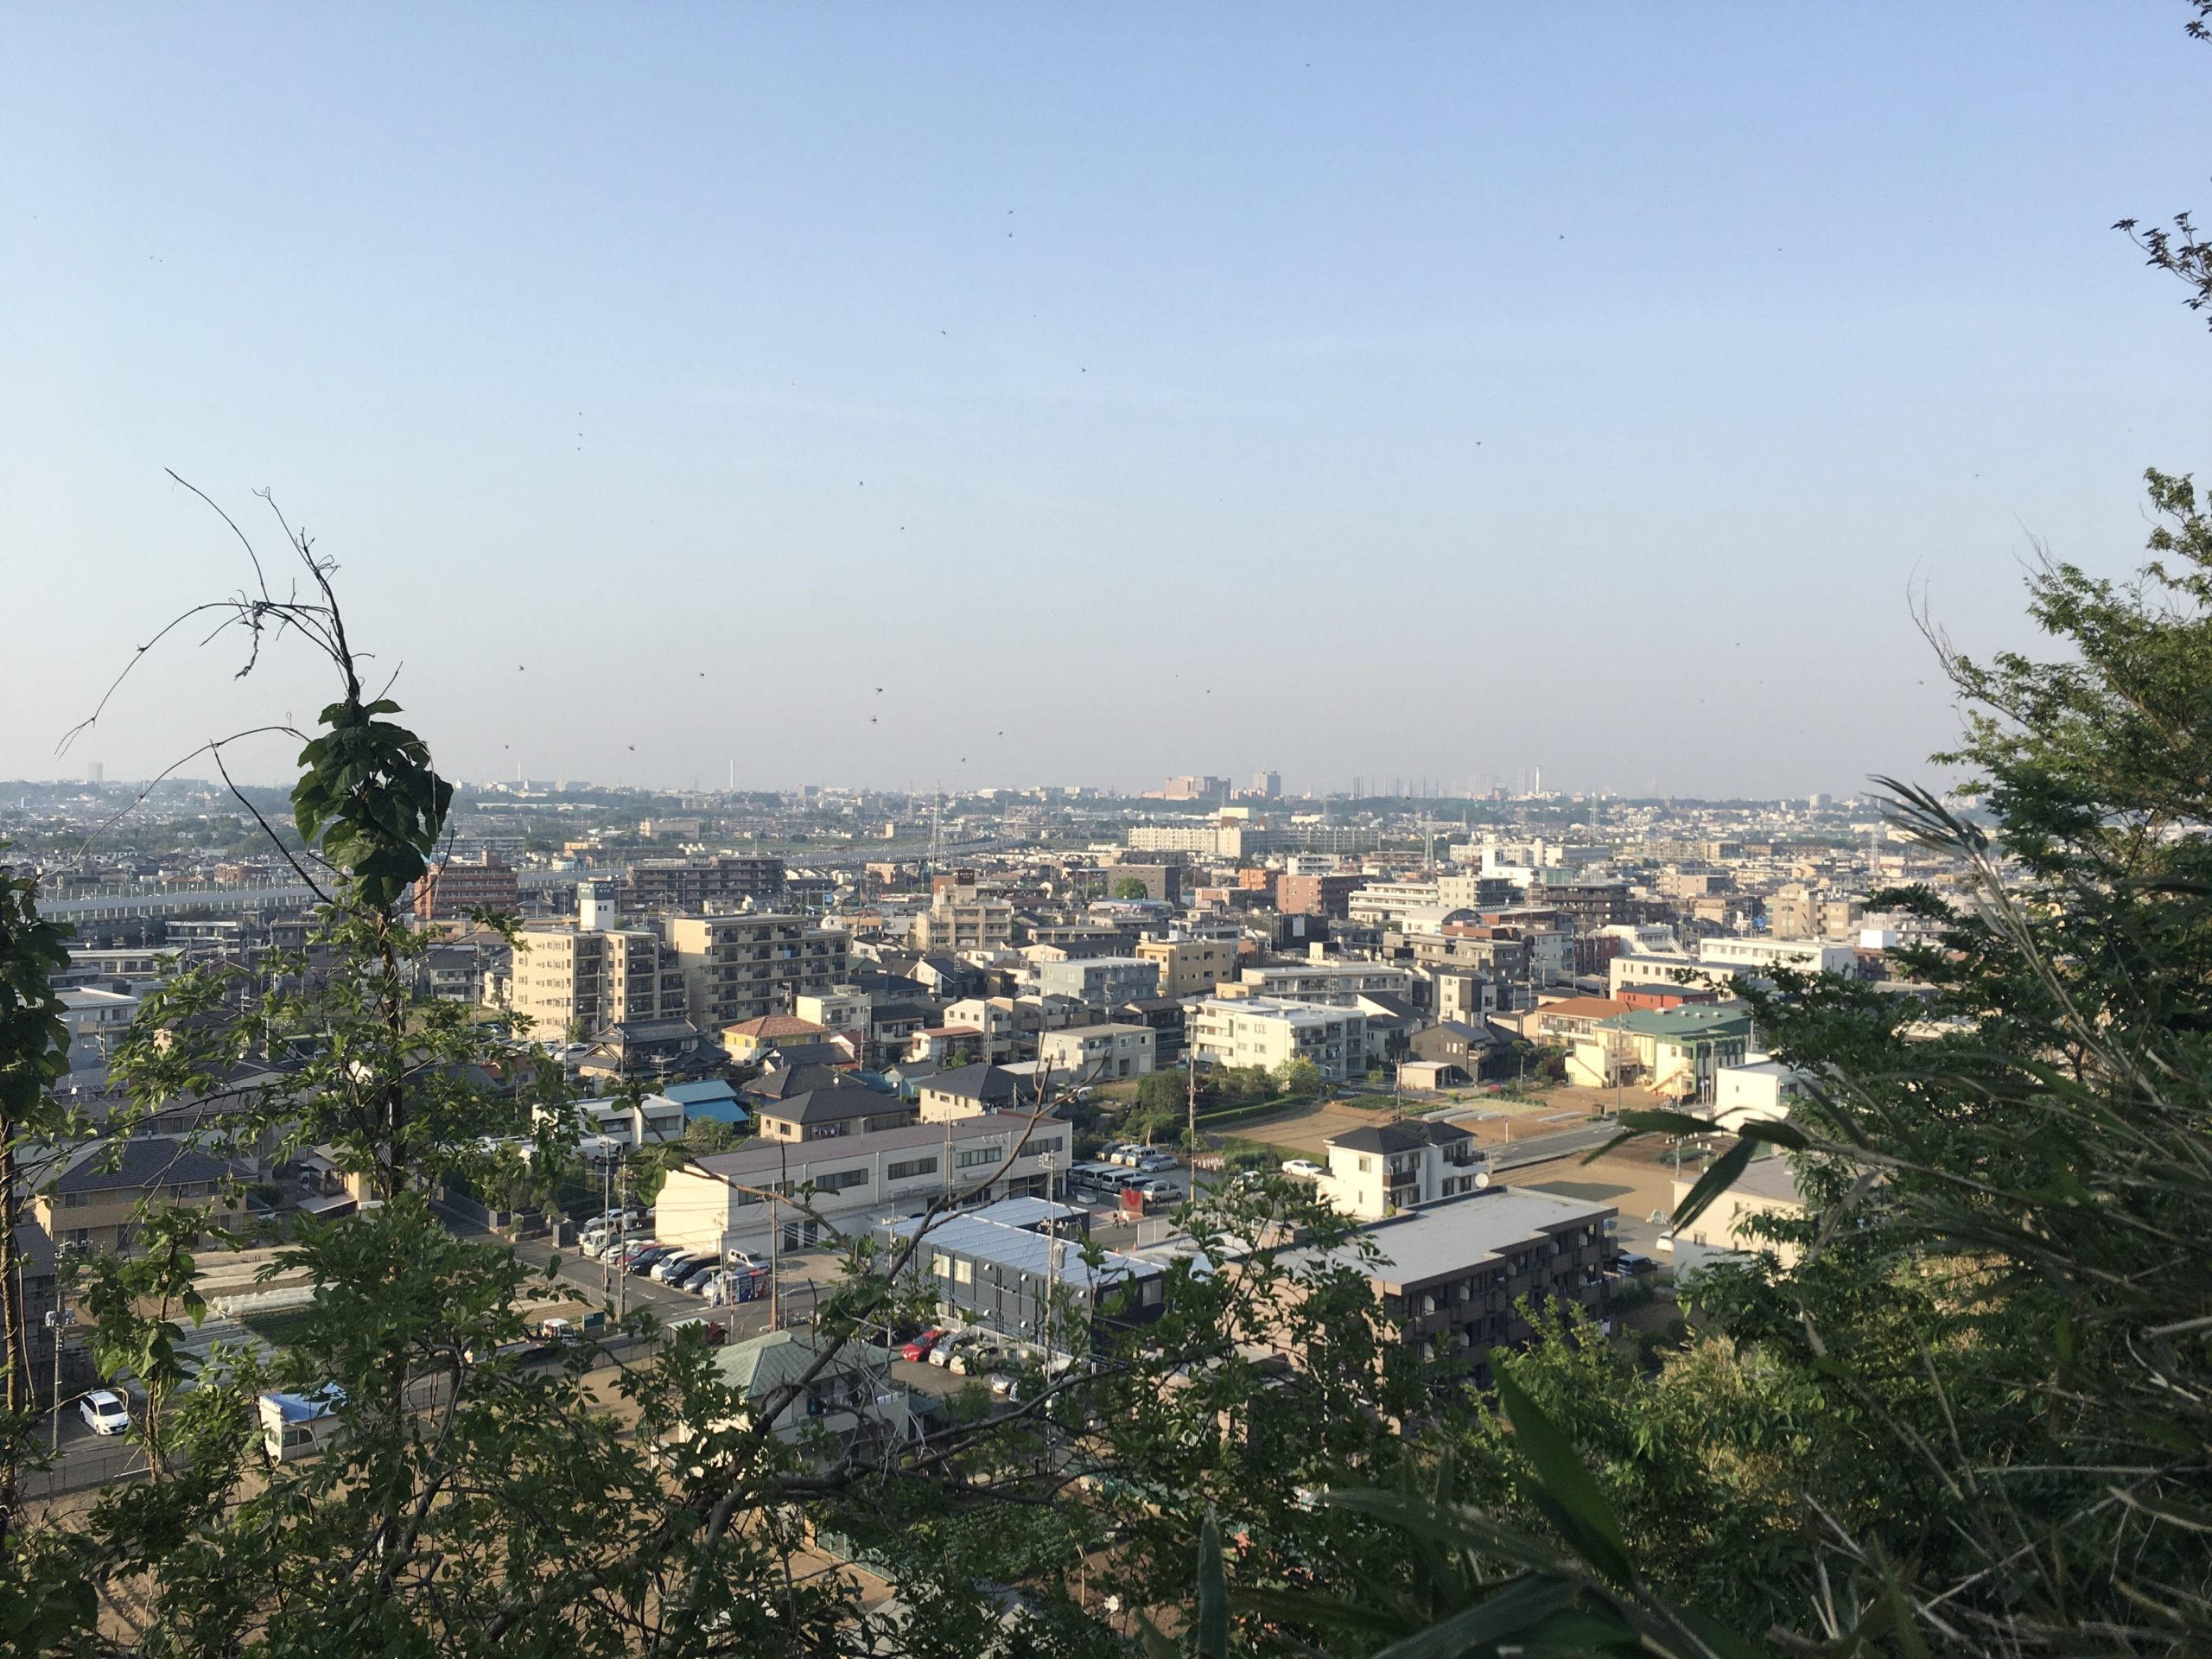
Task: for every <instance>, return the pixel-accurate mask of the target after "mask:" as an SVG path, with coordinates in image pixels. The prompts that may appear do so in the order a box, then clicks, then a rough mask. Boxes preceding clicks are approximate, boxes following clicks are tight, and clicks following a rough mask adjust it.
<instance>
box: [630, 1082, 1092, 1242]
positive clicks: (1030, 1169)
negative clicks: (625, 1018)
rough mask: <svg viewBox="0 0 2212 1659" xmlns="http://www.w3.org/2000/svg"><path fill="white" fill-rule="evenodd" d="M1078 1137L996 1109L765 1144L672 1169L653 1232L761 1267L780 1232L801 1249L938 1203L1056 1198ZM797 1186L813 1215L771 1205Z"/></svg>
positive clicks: (1063, 1127)
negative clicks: (740, 1255)
mask: <svg viewBox="0 0 2212 1659" xmlns="http://www.w3.org/2000/svg"><path fill="white" fill-rule="evenodd" d="M1074 1134H1075V1131H1074V1129H1073V1128H1072V1127H1071V1125H1069V1124H1067V1123H1065V1122H1061V1121H1059V1120H1058V1119H1057V1118H1049V1117H1047V1118H1039V1119H1032V1118H1030V1117H1028V1116H1017V1115H1014V1114H1011V1113H1000V1112H991V1113H986V1114H984V1115H983V1116H978V1117H964V1118H959V1119H955V1120H950V1121H948V1122H942V1123H916V1124H912V1125H910V1126H908V1127H907V1128H896V1129H879V1130H876V1131H875V1132H874V1133H872V1134H859V1135H842V1136H836V1137H833V1138H831V1139H829V1140H823V1141H776V1142H772V1143H770V1142H766V1141H764V1142H763V1143H762V1144H760V1145H759V1146H755V1147H746V1148H744V1149H742V1150H741V1151H737V1152H727V1153H721V1154H717V1155H715V1156H713V1157H709V1158H703V1159H701V1160H699V1164H700V1168H699V1169H698V1170H696V1171H695V1170H691V1169H678V1170H675V1171H672V1172H671V1173H670V1175H669V1177H668V1181H667V1184H666V1185H664V1186H663V1187H662V1188H661V1192H660V1198H659V1199H658V1203H657V1205H656V1209H655V1215H654V1221H653V1230H654V1232H655V1233H656V1235H657V1236H659V1237H660V1238H662V1239H664V1240H665V1241H667V1242H668V1243H671V1244H674V1245H676V1246H677V1247H678V1248H679V1249H688V1250H698V1251H703V1252H706V1253H708V1254H710V1255H714V1254H720V1253H721V1252H723V1251H725V1250H729V1251H738V1250H742V1251H745V1252H747V1253H748V1254H750V1255H754V1256H756V1257H759V1258H760V1259H763V1260H765V1259H766V1256H767V1254H768V1250H769V1246H770V1243H771V1235H772V1234H776V1233H780V1237H779V1238H778V1239H776V1240H775V1242H776V1243H779V1244H780V1245H781V1247H782V1248H783V1249H787V1250H791V1249H804V1248H805V1247H807V1246H810V1245H814V1244H818V1243H822V1242H823V1240H824V1239H825V1238H836V1237H842V1236H855V1235H858V1234H861V1233H865V1232H867V1231H868V1230H869V1229H871V1228H872V1227H874V1224H875V1223H876V1221H877V1220H878V1219H879V1218H880V1217H882V1216H884V1215H886V1214H891V1215H905V1214H907V1213H910V1212H912V1211H918V1210H920V1209H922V1208H923V1207H925V1205H929V1204H930V1203H931V1202H932V1201H934V1200H937V1199H939V1198H952V1199H955V1200H957V1201H963V1202H966V1203H969V1204H988V1203H990V1202H993V1201H995V1200H996V1199H999V1198H1020V1197H1033V1198H1046V1197H1051V1196H1053V1193H1052V1188H1053V1187H1054V1186H1055V1185H1056V1184H1058V1183H1061V1182H1065V1179H1066V1178H1067V1172H1068V1170H1069V1168H1070V1167H1071V1164H1070V1157H1069V1154H1070V1152H1071V1147H1072V1145H1073V1136H1074ZM801 1187H810V1188H811V1189H812V1192H811V1196H810V1198H808V1200H807V1209H808V1211H810V1212H811V1214H805V1213H802V1212H801V1211H799V1210H798V1209H797V1208H796V1207H794V1206H791V1205H785V1204H781V1203H777V1202H772V1199H771V1196H770V1195H771V1194H772V1193H778V1192H798V1190H799V1189H800V1188H801ZM825 1224H826V1226H825Z"/></svg>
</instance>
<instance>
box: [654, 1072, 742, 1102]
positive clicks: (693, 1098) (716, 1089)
mask: <svg viewBox="0 0 2212 1659" xmlns="http://www.w3.org/2000/svg"><path fill="white" fill-rule="evenodd" d="M661 1093H662V1094H664V1095H665V1096H668V1097H669V1099H671V1100H672V1101H675V1102H677V1103H679V1104H681V1105H684V1106H698V1105H703V1104H706V1103H710V1102H714V1101H722V1100H728V1101H734V1100H735V1099H736V1098H737V1090H734V1089H733V1088H731V1087H730V1086H729V1084H728V1083H725V1082H723V1081H722V1080H721V1079H720V1078H715V1079H710V1080H709V1081H707V1082H703V1083H671V1084H669V1085H668V1087H667V1088H665V1089H664V1090H661Z"/></svg>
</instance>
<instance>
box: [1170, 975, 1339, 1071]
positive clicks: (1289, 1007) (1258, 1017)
mask: <svg viewBox="0 0 2212 1659" xmlns="http://www.w3.org/2000/svg"><path fill="white" fill-rule="evenodd" d="M1187 1040H1188V1043H1189V1047H1190V1052H1191V1056H1192V1058H1193V1059H1194V1060H1195V1061H1196V1062H1197V1063H1198V1065H1258V1066H1265V1067H1266V1068H1267V1069H1268V1070H1269V1071H1273V1070H1274V1068H1275V1067H1277V1066H1279V1065H1282V1064H1283V1063H1284V1062H1285V1061H1287V1060H1311V1061H1313V1064H1314V1065H1315V1066H1317V1067H1318V1068H1319V1071H1320V1073H1321V1076H1322V1077H1324V1078H1325V1079H1326V1080H1327V1081H1329V1082H1331V1083H1342V1082H1344V1080H1345V1079H1346V1078H1347V1077H1357V1076H1360V1075H1362V1074H1363V1073H1364V1072H1365V1071H1366V1069H1367V1016H1366V1015H1365V1014H1362V1013H1360V1012H1359V1011H1358V1010H1357V1009H1354V1008H1336V1007H1324V1006H1322V1005H1320V1004H1318V1003H1312V1002H1279V1001H1271V1000H1269V999H1268V998H1266V997H1256V996H1252V997H1236V998H1233V999H1232V998H1224V997H1209V998H1207V999H1206V1000H1205V1001H1203V1002H1200V1003H1198V1005H1197V1006H1196V1007H1194V1008H1192V1011H1191V1014H1190V1017H1189V1021H1188V1026H1187Z"/></svg>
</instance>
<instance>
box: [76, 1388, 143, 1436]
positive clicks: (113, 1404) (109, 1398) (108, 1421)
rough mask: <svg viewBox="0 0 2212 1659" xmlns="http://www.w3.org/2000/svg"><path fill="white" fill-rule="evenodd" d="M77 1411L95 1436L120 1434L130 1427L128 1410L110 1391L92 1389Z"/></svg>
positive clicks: (120, 1397)
mask: <svg viewBox="0 0 2212 1659" xmlns="http://www.w3.org/2000/svg"><path fill="white" fill-rule="evenodd" d="M77 1409H78V1411H79V1413H80V1414H82V1415H83V1417H84V1419H85V1421H86V1425H87V1426H88V1427H90V1428H91V1429H92V1433H95V1434H120V1433H123V1432H124V1430H125V1429H127V1428H129V1427H130V1407H129V1406H127V1405H125V1404H124V1401H123V1396H122V1395H119V1394H118V1393H116V1392H115V1391H114V1390H113V1389H93V1390H92V1392H91V1393H90V1394H88V1395H86V1396H85V1397H84V1398H83V1399H82V1400H79V1402H77Z"/></svg>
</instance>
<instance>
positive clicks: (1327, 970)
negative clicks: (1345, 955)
mask: <svg viewBox="0 0 2212 1659" xmlns="http://www.w3.org/2000/svg"><path fill="white" fill-rule="evenodd" d="M1413 992H1414V972H1413V969H1410V968H1399V967H1395V966H1393V965H1392V964H1391V963H1383V962H1294V963H1278V964H1274V965H1271V966H1268V967H1263V968H1247V969H1244V970H1243V973H1241V974H1240V975H1239V976H1237V989H1236V992H1235V993H1234V995H1240V996H1255V997H1264V998H1268V999H1271V1000H1273V1001H1282V1002H1325V1003H1327V1004H1328V1005H1329V1006H1331V1007H1339V1008H1348V1007H1352V1006H1353V1005H1355V1004H1356V1003H1357V1001H1359V999H1360V998H1361V997H1363V996H1377V995H1380V996H1395V997H1402V998H1404V999H1406V1000H1407V1001H1411V1000H1412V998H1413Z"/></svg>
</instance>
